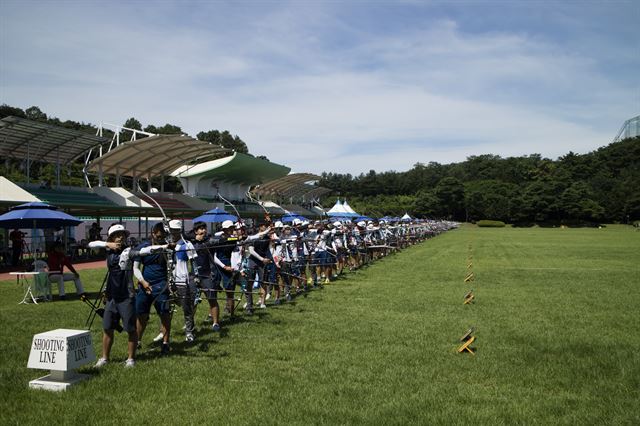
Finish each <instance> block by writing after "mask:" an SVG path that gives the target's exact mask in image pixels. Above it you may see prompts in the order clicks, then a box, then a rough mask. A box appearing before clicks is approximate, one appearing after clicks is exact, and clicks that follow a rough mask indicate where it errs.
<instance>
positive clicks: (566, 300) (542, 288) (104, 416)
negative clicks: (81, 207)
mask: <svg viewBox="0 0 640 426" xmlns="http://www.w3.org/2000/svg"><path fill="white" fill-rule="evenodd" d="M469 253H471V255H472V259H473V269H472V270H473V272H474V273H475V281H474V282H472V283H464V282H463V279H464V277H465V274H466V273H467V271H468V269H467V259H468V256H469ZM103 274H104V272H103V271H84V272H82V277H83V279H84V282H85V283H86V286H87V287H88V289H89V290H93V291H95V290H97V288H98V287H99V285H100V283H101V280H102V277H103ZM639 277H640V232H636V231H634V230H633V229H632V228H630V227H623V226H609V227H606V228H603V229H540V228H530V229H512V228H501V229H488V228H476V227H473V226H464V227H463V228H462V229H460V230H457V231H452V232H449V233H447V234H445V235H441V236H439V237H437V238H435V239H432V240H429V241H427V242H425V243H423V244H421V245H419V246H416V247H412V248H409V249H407V250H405V251H404V252H402V253H400V254H398V255H394V256H392V257H390V258H387V259H383V260H382V261H380V262H378V263H377V264H375V265H372V266H371V267H369V268H366V269H364V270H361V271H358V272H355V273H351V274H347V276H346V277H345V278H344V279H341V280H339V281H338V282H336V283H333V284H331V285H329V286H327V287H325V289H324V290H319V291H314V292H312V293H310V294H309V295H308V297H306V298H303V297H299V298H298V299H296V301H295V303H292V304H289V305H284V306H280V307H270V308H269V309H267V310H266V311H260V312H258V313H257V315H254V316H253V317H250V318H247V317H243V316H240V318H239V319H238V320H236V322H234V323H233V324H229V323H223V332H222V333H220V334H213V333H211V332H209V331H207V329H206V327H205V325H204V324H202V322H201V321H202V320H203V319H204V316H205V315H206V314H205V312H204V309H201V310H199V312H198V317H199V323H200V324H201V327H202V328H201V331H200V333H199V335H198V336H197V337H198V340H197V343H196V344H195V345H191V346H190V345H186V344H184V343H183V340H184V335H183V334H182V332H181V331H178V332H176V333H175V334H174V338H173V342H174V344H173V346H172V348H173V352H172V354H171V356H170V357H168V358H159V357H158V356H157V353H158V349H157V348H155V347H153V346H152V345H151V344H150V339H151V338H152V337H153V335H155V334H156V333H155V332H156V330H157V323H158V318H157V317H156V316H152V320H151V322H150V326H149V332H148V333H147V334H148V335H147V336H145V339H144V340H145V342H144V344H145V347H144V349H143V350H142V351H141V352H140V354H139V358H138V364H137V365H136V367H135V368H134V369H131V370H126V369H124V367H123V365H122V362H123V361H124V358H125V344H126V337H125V336H121V335H117V336H116V342H115V345H114V351H113V362H112V363H111V364H110V365H108V366H107V367H106V368H105V369H104V370H102V371H99V372H98V371H94V370H93V369H85V372H90V373H91V374H93V375H94V377H93V378H92V379H91V380H89V381H86V382H84V383H82V384H80V385H78V386H76V387H73V388H71V389H70V390H68V391H66V392H63V393H51V392H45V391H34V390H30V389H28V387H27V384H28V382H29V380H32V379H34V378H37V377H39V376H41V375H43V374H44V372H42V371H36V370H29V369H27V368H26V365H27V359H28V355H29V348H30V343H31V339H32V336H33V334H36V333H39V332H43V331H47V330H51V329H55V328H77V329H81V328H82V327H83V325H84V321H85V318H86V316H87V314H88V310H87V308H86V307H85V306H84V305H83V304H82V303H81V302H80V301H78V300H69V301H65V302H57V301H56V302H54V303H48V304H41V305H38V306H34V305H18V304H17V302H18V301H19V300H20V298H21V293H20V289H19V288H18V287H17V286H16V284H15V282H13V281H8V282H1V283H0V323H1V324H2V326H1V328H0V341H1V342H2V350H0V390H1V392H2V396H3V398H2V403H1V406H0V407H1V410H0V419H1V423H3V424H29V423H43V422H47V423H69V424H77V423H88V422H90V423H107V424H132V423H136V424H158V423H161V422H164V423H166V422H169V423H171V424H173V423H184V424H189V423H191V424H214V423H223V424H310V423H327V424H336V423H338V424H350V423H367V424H407V423H415V424H418V423H419V424H432V423H439V424H451V423H468V424H474V423H481V424H513V423H527V424H529V423H538V424H557V423H569V424H616V425H617V424H640V415H639V413H638V407H639V406H640V404H639V401H640V390H639V389H640V332H638V321H639V320H640V315H639V314H638V312H639V304H640V278H639ZM70 287H71V288H72V287H73V285H72V284H70ZM71 288H70V289H71ZM470 288H473V289H474V292H475V294H476V301H477V303H475V304H474V305H472V306H466V305H463V304H462V299H463V296H464V294H465V293H466V292H467V291H468V290H469V289H470ZM70 292H72V290H71V291H70ZM181 326H182V319H181V312H180V311H179V312H178V313H177V314H176V316H175V317H174V328H175V329H177V330H180V328H181ZM470 326H474V327H476V331H475V336H477V341H476V344H475V347H476V348H477V352H476V355H475V356H474V355H470V354H458V353H456V348H457V345H458V339H459V337H460V336H461V335H462V334H463V333H464V332H465V330H467V329H468V328H469V327H470ZM98 328H99V325H98V322H96V324H94V330H93V337H94V347H95V350H96V353H99V351H100V349H99V342H100V336H101V332H100V330H99V329H98Z"/></svg>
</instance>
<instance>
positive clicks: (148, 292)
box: [85, 216, 455, 367]
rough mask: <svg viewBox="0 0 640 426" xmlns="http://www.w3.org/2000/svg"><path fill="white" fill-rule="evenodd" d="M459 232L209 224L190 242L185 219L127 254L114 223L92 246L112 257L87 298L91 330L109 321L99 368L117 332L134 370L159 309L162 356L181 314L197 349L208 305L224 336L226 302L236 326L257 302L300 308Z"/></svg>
mask: <svg viewBox="0 0 640 426" xmlns="http://www.w3.org/2000/svg"><path fill="white" fill-rule="evenodd" d="M452 226H455V225H454V224H450V223H447V222H431V223H420V224H411V223H399V224H394V225H392V224H388V223H386V222H384V221H380V222H378V223H374V222H369V223H365V222H358V223H356V224H348V223H347V224H345V223H341V222H333V223H332V222H331V221H316V222H314V223H309V222H306V221H305V222H303V221H301V220H297V219H296V220H294V221H293V223H292V225H286V224H283V223H281V222H275V223H274V222H272V221H271V220H270V218H269V217H268V216H266V220H265V221H264V222H263V223H261V224H260V225H259V226H258V227H257V229H247V227H246V226H245V225H244V223H243V222H242V221H239V222H237V223H234V222H232V221H225V222H223V223H222V226H221V231H219V232H216V233H215V234H213V235H209V234H208V229H207V228H208V225H207V224H206V223H204V222H196V223H194V225H193V229H192V230H191V231H189V232H188V233H186V234H185V232H184V230H183V226H182V222H181V221H180V220H165V221H163V222H161V223H158V224H156V225H155V226H154V227H153V228H152V230H151V235H150V241H148V242H145V243H142V244H140V245H138V246H136V247H128V246H127V244H126V243H127V237H128V233H127V231H126V230H125V229H124V227H123V226H122V225H119V224H115V225H113V226H111V227H110V228H109V231H108V238H107V241H106V242H103V241H94V242H91V243H90V247H91V248H105V249H106V250H107V269H108V271H107V275H106V276H105V279H104V281H103V285H102V288H101V290H100V292H99V293H100V295H99V296H98V298H97V299H96V300H95V301H93V302H92V301H89V300H87V299H85V302H86V303H87V304H88V305H90V306H91V308H92V312H91V314H90V315H89V318H88V320H87V323H88V325H89V327H91V324H92V322H93V320H94V318H95V316H96V315H99V316H101V317H102V326H103V339H102V356H101V357H100V359H99V360H98V362H97V364H96V366H97V367H102V366H104V365H105V364H107V362H108V360H109V357H110V352H111V347H112V345H113V341H114V331H115V330H117V331H123V330H124V331H126V332H127V333H128V346H127V352H128V358H127V361H126V363H125V365H126V366H133V365H135V361H134V360H135V355H136V350H137V349H138V348H139V347H141V344H140V343H139V342H141V341H142V338H143V336H144V332H145V329H146V327H147V324H148V321H149V314H150V311H151V307H152V306H153V307H154V308H155V311H156V312H157V313H158V315H159V317H160V323H161V326H160V334H159V335H158V336H157V337H156V338H155V339H154V341H156V342H159V343H160V345H159V346H160V354H161V355H167V354H169V352H170V340H171V339H170V336H171V322H172V314H173V312H174V311H175V309H174V308H175V306H179V307H180V308H181V310H182V311H183V314H184V323H185V326H184V335H185V341H186V342H187V343H191V342H194V341H195V339H196V321H195V312H196V307H197V306H198V304H199V303H200V302H201V301H203V300H206V301H207V302H208V312H207V320H208V321H209V323H210V324H211V325H210V328H211V330H212V331H213V332H219V331H220V330H221V321H220V304H219V303H218V296H219V295H222V296H223V297H224V298H225V302H224V313H225V314H226V316H227V317H228V318H233V316H234V315H235V314H236V311H237V309H238V307H239V305H240V303H241V302H242V301H243V300H244V301H245V304H244V306H243V308H244V310H245V315H252V314H253V313H254V296H257V297H255V299H257V300H256V303H255V306H256V307H257V308H260V309H266V307H267V301H268V300H270V299H271V302H270V303H272V304H273V305H279V304H281V303H286V302H288V301H292V300H293V299H294V298H295V297H296V295H298V294H300V293H303V292H307V291H309V290H311V289H314V288H322V286H323V284H328V283H330V282H331V281H332V280H334V279H335V278H336V277H338V276H339V275H340V274H342V273H343V272H344V271H345V270H347V269H348V270H354V269H357V268H359V267H362V266H363V265H367V264H369V263H370V262H372V261H374V260H377V259H379V258H381V257H384V256H386V255H388V254H389V253H391V252H393V251H396V250H399V249H402V248H404V247H406V246H408V245H412V244H415V243H417V242H419V241H422V240H424V239H426V238H429V237H431V236H434V235H436V234H438V233H440V232H442V231H444V230H447V229H449V228H450V227H452ZM134 277H135V279H136V280H137V283H138V285H137V288H136V287H135V286H134ZM102 303H104V304H105V305H104V307H102V306H101V304H102Z"/></svg>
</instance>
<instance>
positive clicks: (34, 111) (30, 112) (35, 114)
mask: <svg viewBox="0 0 640 426" xmlns="http://www.w3.org/2000/svg"><path fill="white" fill-rule="evenodd" d="M24 113H25V115H26V116H27V118H28V119H29V120H35V121H47V114H45V113H44V112H42V111H41V110H40V108H38V107H37V106H32V107H29V108H27V109H26V110H25V111H24Z"/></svg>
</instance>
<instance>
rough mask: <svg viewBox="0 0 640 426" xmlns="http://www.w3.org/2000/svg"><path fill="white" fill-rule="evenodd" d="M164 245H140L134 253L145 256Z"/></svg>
mask: <svg viewBox="0 0 640 426" xmlns="http://www.w3.org/2000/svg"><path fill="white" fill-rule="evenodd" d="M164 247H165V246H163V245H155V246H146V247H142V248H141V249H140V250H139V251H138V252H137V253H136V254H137V255H138V256H147V255H149V254H151V253H153V252H154V251H158V250H162V249H163V248H164Z"/></svg>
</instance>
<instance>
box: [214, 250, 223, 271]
mask: <svg viewBox="0 0 640 426" xmlns="http://www.w3.org/2000/svg"><path fill="white" fill-rule="evenodd" d="M213 263H215V264H216V265H218V266H219V267H221V268H223V269H224V267H225V266H226V265H225V264H224V263H222V261H221V260H220V259H218V254H217V253H216V254H214V255H213Z"/></svg>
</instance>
